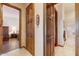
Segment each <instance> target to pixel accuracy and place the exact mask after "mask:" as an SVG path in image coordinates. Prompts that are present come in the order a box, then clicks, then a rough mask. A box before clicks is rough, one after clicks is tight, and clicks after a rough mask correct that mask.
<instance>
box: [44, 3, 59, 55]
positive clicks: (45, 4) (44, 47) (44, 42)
mask: <svg viewBox="0 0 79 59" xmlns="http://www.w3.org/2000/svg"><path fill="white" fill-rule="evenodd" d="M56 4H57V3H53V5H56ZM55 10H56V8H55ZM43 11H44V12H43V16H44V18H43V55H44V56H46V49H45V47H46V43H45V42H46V3H44V4H43ZM56 11H57V10H56ZM57 15H58V13H57ZM56 35H57V36H56V37H57V39H56V43H57V44H56V46H58V16H57V19H56Z"/></svg>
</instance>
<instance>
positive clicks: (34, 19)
mask: <svg viewBox="0 0 79 59" xmlns="http://www.w3.org/2000/svg"><path fill="white" fill-rule="evenodd" d="M31 4H32V5H33V9H34V15H35V5H34V4H33V3H30V4H29V5H28V6H27V7H26V15H27V8H28V7H29V6H30V5H31ZM26 20H27V16H26ZM26 23H27V22H26ZM26 25H27V24H26ZM26 30H27V29H26ZM26 41H27V37H26ZM33 42H34V43H33V45H34V46H33V54H32V55H33V56H35V16H34V40H33ZM26 44H27V43H26ZM26 49H27V45H26Z"/></svg>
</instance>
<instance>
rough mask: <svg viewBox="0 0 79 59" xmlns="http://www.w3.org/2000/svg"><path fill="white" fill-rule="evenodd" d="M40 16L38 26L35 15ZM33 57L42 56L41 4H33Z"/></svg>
mask: <svg viewBox="0 0 79 59" xmlns="http://www.w3.org/2000/svg"><path fill="white" fill-rule="evenodd" d="M37 14H38V15H39V16H40V24H39V26H37V25H36V15H37ZM35 55H36V56H43V3H35Z"/></svg>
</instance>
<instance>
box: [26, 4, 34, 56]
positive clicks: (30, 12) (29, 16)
mask: <svg viewBox="0 0 79 59" xmlns="http://www.w3.org/2000/svg"><path fill="white" fill-rule="evenodd" d="M34 24H35V18H34V4H29V6H28V7H27V8H26V49H27V50H28V51H29V52H30V53H31V54H32V55H35V31H34V30H35V25H34Z"/></svg>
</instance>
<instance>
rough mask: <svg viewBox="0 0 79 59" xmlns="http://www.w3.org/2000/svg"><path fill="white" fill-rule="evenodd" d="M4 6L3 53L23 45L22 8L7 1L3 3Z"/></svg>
mask: <svg viewBox="0 0 79 59" xmlns="http://www.w3.org/2000/svg"><path fill="white" fill-rule="evenodd" d="M2 8H3V24H2V28H3V48H2V52H1V53H2V54H3V53H6V52H9V51H12V50H14V49H17V48H20V47H21V36H20V35H21V26H20V24H21V23H20V19H21V18H20V17H21V10H20V9H19V8H17V7H15V6H12V5H10V4H7V3H3V4H2Z"/></svg>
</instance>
